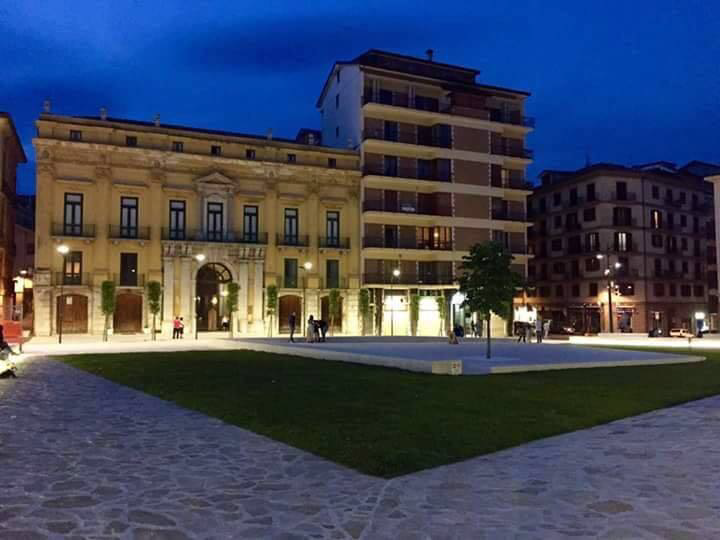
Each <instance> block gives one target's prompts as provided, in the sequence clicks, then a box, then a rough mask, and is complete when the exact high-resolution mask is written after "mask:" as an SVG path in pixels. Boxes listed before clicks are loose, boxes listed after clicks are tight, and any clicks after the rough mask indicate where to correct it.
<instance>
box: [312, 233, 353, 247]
mask: <svg viewBox="0 0 720 540" xmlns="http://www.w3.org/2000/svg"><path fill="white" fill-rule="evenodd" d="M318 246H320V247H321V248H335V249H350V238H348V237H346V236H343V237H340V236H320V237H319V238H318Z"/></svg>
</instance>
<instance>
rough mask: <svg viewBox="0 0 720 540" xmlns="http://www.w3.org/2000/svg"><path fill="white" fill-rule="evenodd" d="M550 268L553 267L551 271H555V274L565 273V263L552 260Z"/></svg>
mask: <svg viewBox="0 0 720 540" xmlns="http://www.w3.org/2000/svg"><path fill="white" fill-rule="evenodd" d="M552 269H553V273H555V274H564V273H565V263H564V262H554V263H553V266H552Z"/></svg>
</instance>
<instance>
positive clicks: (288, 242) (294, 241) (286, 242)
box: [275, 234, 310, 247]
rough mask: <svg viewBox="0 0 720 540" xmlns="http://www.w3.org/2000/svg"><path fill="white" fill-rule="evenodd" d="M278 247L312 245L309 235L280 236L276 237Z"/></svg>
mask: <svg viewBox="0 0 720 540" xmlns="http://www.w3.org/2000/svg"><path fill="white" fill-rule="evenodd" d="M275 244H276V245H278V246H294V247H307V246H309V245H310V242H309V238H308V235H307V234H278V235H276V236H275Z"/></svg>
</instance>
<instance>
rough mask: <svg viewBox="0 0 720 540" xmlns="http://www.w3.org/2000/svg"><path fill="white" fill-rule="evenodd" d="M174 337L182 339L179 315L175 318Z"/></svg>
mask: <svg viewBox="0 0 720 540" xmlns="http://www.w3.org/2000/svg"><path fill="white" fill-rule="evenodd" d="M172 338H173V339H180V317H177V316H176V317H175V319H174V320H173V332H172Z"/></svg>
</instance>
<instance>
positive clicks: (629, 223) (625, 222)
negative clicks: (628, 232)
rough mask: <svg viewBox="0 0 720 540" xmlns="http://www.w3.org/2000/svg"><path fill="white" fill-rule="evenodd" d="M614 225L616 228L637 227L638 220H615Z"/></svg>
mask: <svg viewBox="0 0 720 540" xmlns="http://www.w3.org/2000/svg"><path fill="white" fill-rule="evenodd" d="M613 225H614V226H615V227H636V226H637V219H635V218H630V219H616V218H613Z"/></svg>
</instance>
